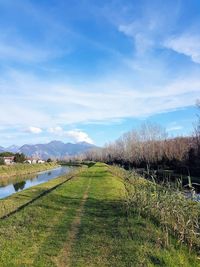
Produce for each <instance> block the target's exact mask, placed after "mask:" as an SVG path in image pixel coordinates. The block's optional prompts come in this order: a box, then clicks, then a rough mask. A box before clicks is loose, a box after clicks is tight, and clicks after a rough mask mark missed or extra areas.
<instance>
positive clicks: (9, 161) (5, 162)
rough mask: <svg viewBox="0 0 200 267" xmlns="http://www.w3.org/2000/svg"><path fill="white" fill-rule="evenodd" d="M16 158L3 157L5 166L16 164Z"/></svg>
mask: <svg viewBox="0 0 200 267" xmlns="http://www.w3.org/2000/svg"><path fill="white" fill-rule="evenodd" d="M14 158H15V157H3V160H4V164H6V165H12V164H14Z"/></svg>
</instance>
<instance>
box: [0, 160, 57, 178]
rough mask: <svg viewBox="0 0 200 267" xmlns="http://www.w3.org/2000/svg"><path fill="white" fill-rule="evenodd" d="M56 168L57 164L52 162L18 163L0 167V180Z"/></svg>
mask: <svg viewBox="0 0 200 267" xmlns="http://www.w3.org/2000/svg"><path fill="white" fill-rule="evenodd" d="M56 166H58V164H57V163H54V162H51V163H43V164H25V163H23V164H22V163H18V164H14V165H2V166H0V178H4V177H9V176H14V175H23V174H29V173H34V172H39V171H45V170H48V169H52V168H54V167H56Z"/></svg>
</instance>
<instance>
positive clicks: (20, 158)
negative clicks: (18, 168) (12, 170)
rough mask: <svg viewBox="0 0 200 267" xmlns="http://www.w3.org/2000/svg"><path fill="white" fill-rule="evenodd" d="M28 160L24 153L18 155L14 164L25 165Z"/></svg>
mask: <svg viewBox="0 0 200 267" xmlns="http://www.w3.org/2000/svg"><path fill="white" fill-rule="evenodd" d="M25 160H26V156H25V155H24V154H23V153H16V154H15V157H14V162H16V163H23V162H24V161H25Z"/></svg>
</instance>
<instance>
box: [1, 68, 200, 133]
mask: <svg viewBox="0 0 200 267" xmlns="http://www.w3.org/2000/svg"><path fill="white" fill-rule="evenodd" d="M199 77H200V76H199V75H195V74H192V75H191V74H189V73H188V77H182V76H181V77H178V78H177V79H175V80H173V81H171V82H167V83H166V82H165V83H160V84H157V85H156V86H155V85H152V84H151V83H150V82H148V81H147V82H145V83H144V85H141V84H137V83H134V82H132V81H130V82H129V81H128V80H127V82H124V80H123V79H120V77H117V75H116V77H115V81H114V82H113V79H112V77H111V79H110V80H108V79H106V80H104V81H103V80H97V82H96V83H88V84H87V86H86V85H84V84H83V85H81V86H74V85H70V84H64V83H58V82H56V81H44V80H43V81H42V80H40V79H39V78H37V77H35V76H34V75H27V74H26V73H21V74H20V75H11V76H10V77H7V81H6V82H5V80H1V79H2V78H1V79H0V96H1V97H2V99H3V100H4V101H3V102H2V103H1V105H0V114H1V116H0V124H1V126H2V127H3V126H8V125H10V126H12V127H13V126H17V125H19V126H21V127H24V128H28V127H29V125H30V123H31V125H37V127H40V128H46V129H49V131H50V132H51V133H54V134H55V133H56V134H63V133H62V127H63V126H66V125H69V124H76V123H87V122H95V121H97V122H98V121H101V122H102V121H110V120H116V119H120V118H126V117H137V118H140V117H144V116H149V115H153V114H157V113H161V112H166V111H170V110H174V109H178V108H182V107H187V106H191V105H194V103H195V101H196V99H198V97H199V93H200V78H199ZM13 90H15V91H14V92H13ZM7 107H9V108H7ZM52 124H53V125H59V126H52Z"/></svg>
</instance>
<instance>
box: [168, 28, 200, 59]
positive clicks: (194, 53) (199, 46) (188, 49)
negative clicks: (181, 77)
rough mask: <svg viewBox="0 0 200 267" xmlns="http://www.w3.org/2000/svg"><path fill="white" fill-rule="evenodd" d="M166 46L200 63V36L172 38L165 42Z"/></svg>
mask: <svg viewBox="0 0 200 267" xmlns="http://www.w3.org/2000/svg"><path fill="white" fill-rule="evenodd" d="M164 46H165V47H167V48H169V49H172V50H174V51H175V52H177V53H180V54H184V55H186V56H188V57H190V58H191V59H192V61H193V62H195V63H200V35H193V34H188V33H187V34H182V35H179V36H175V37H171V38H169V39H168V40H166V41H165V42H164Z"/></svg>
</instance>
